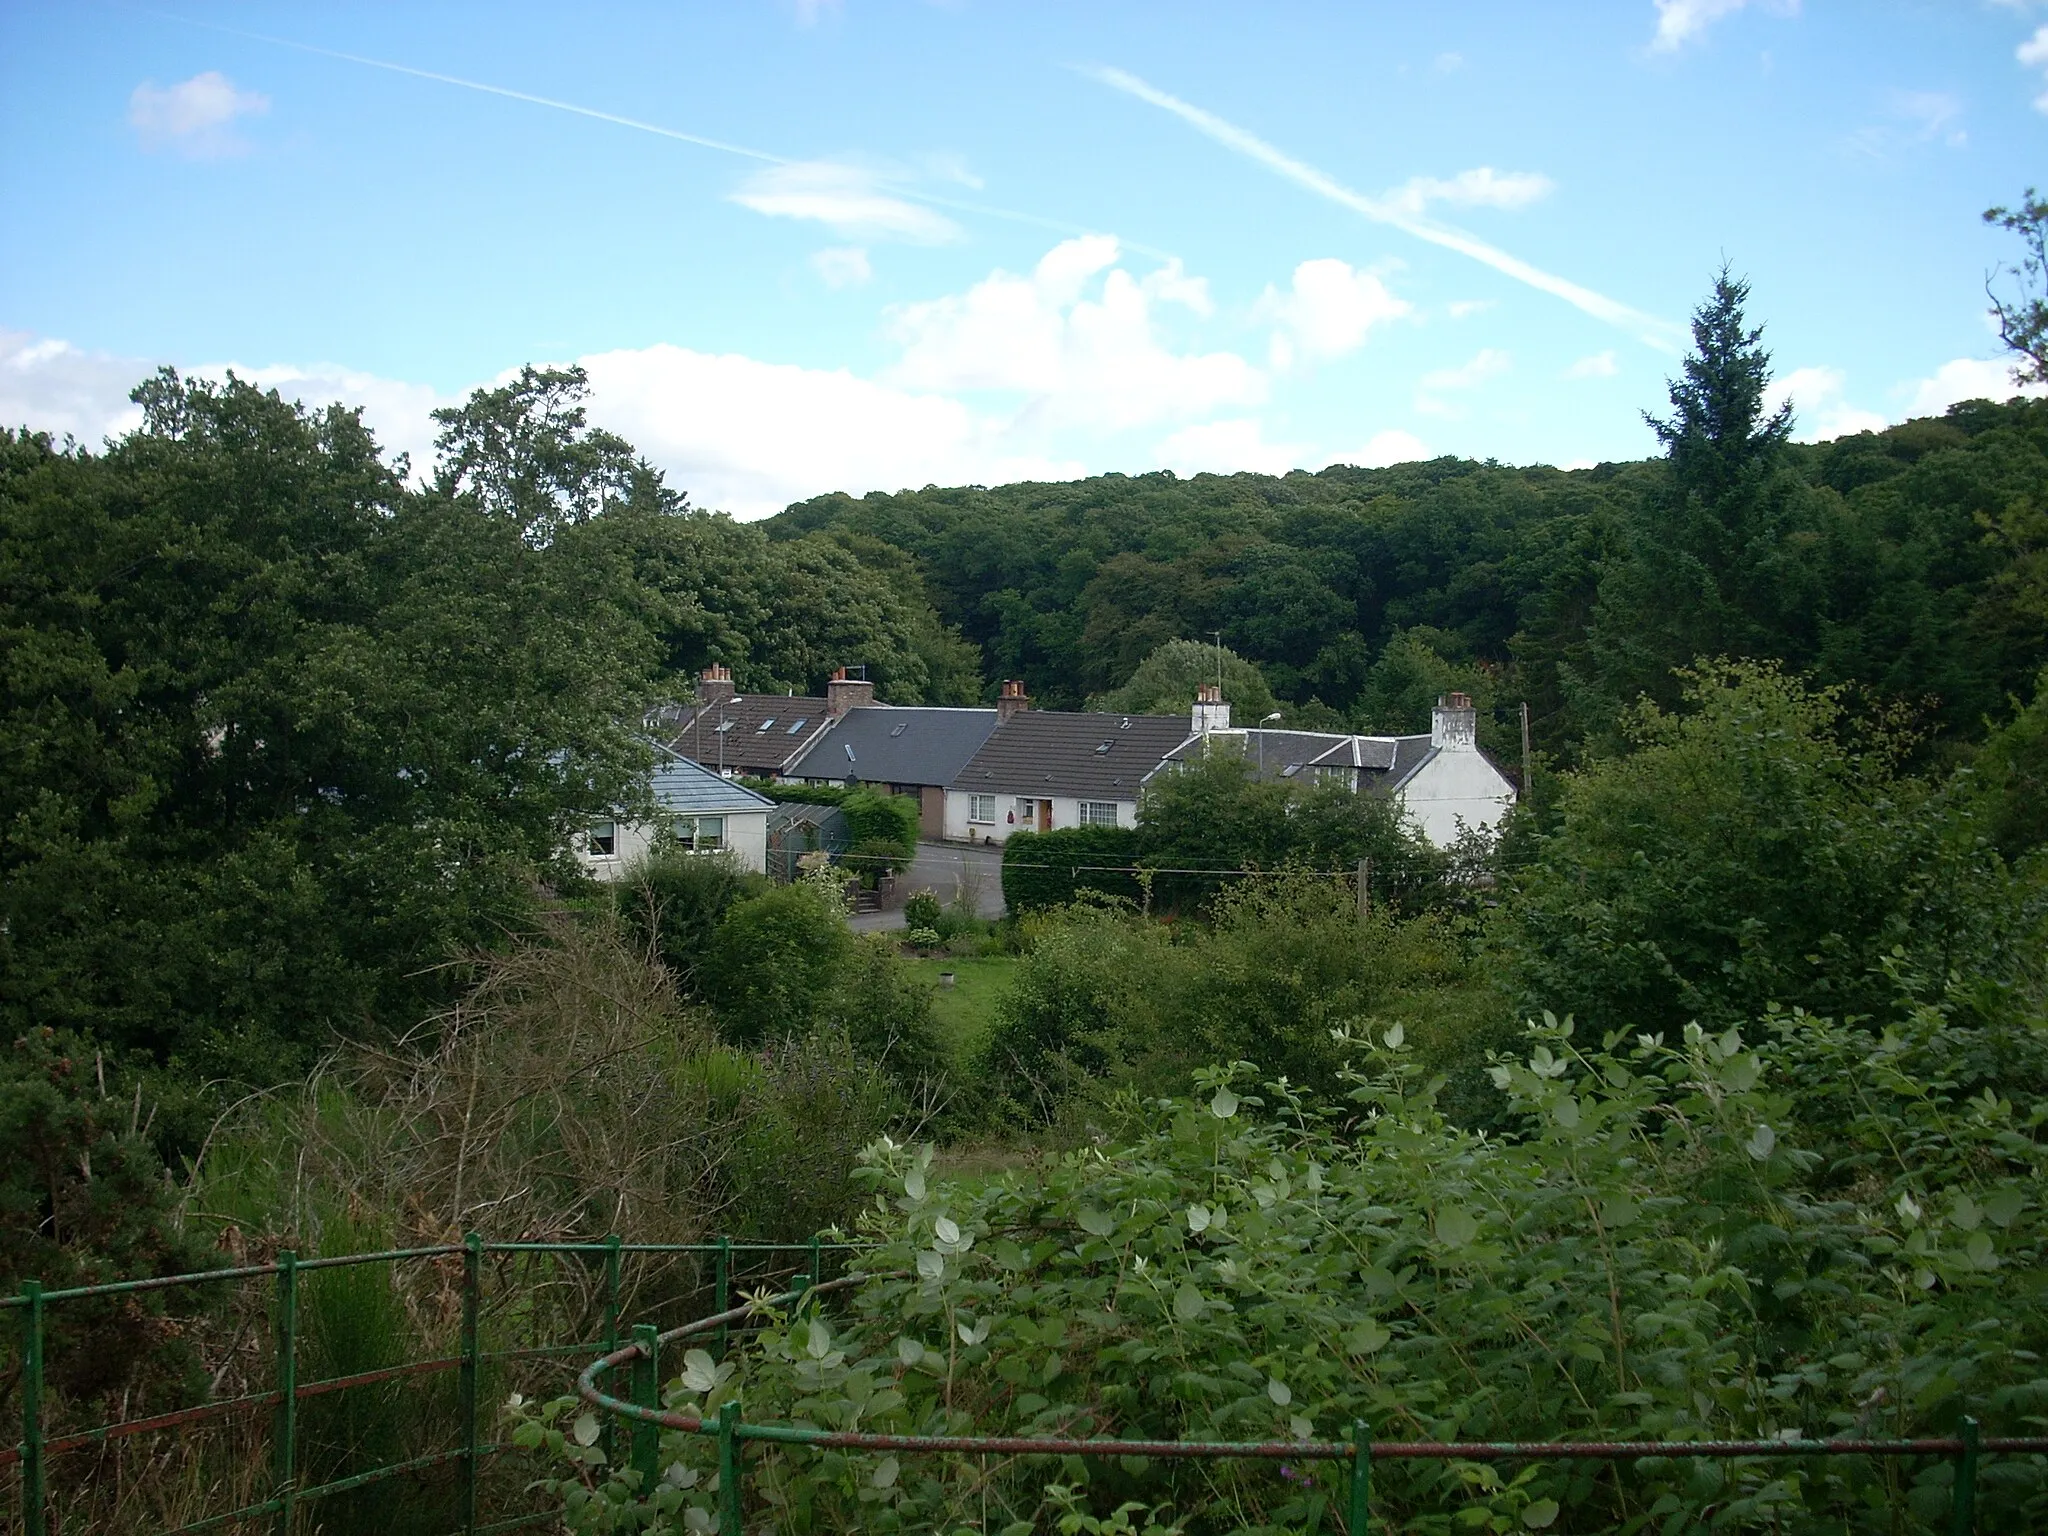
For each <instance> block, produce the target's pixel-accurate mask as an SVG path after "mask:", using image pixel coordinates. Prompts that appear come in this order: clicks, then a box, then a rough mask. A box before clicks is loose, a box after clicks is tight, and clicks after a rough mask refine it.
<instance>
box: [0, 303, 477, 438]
mask: <svg viewBox="0 0 2048 1536" xmlns="http://www.w3.org/2000/svg"><path fill="white" fill-rule="evenodd" d="M156 369H157V363H156V362H153V361H151V360H149V359H147V358H139V357H116V356H111V355H109V354H107V353H103V352H85V351H82V350H80V349H79V348H77V347H74V346H72V345H71V344H70V343H69V342H66V341H59V340H55V339H50V338H45V339H42V340H37V339H36V338H35V337H32V336H30V335H28V334H27V333H25V332H21V331H0V423H4V424H6V425H8V426H22V425H26V426H29V427H32V428H34V429H36V430H38V431H44V432H48V433H50V434H51V435H52V436H55V437H58V438H62V437H63V436H65V435H66V434H69V435H71V436H73V437H76V438H77V439H78V440H79V441H80V442H81V443H84V444H86V445H87V446H88V447H94V448H96V447H98V446H99V444H100V443H101V442H102V441H103V440H104V439H106V438H109V437H119V436H121V435H122V434H123V433H126V432H130V431H133V430H134V429H135V428H136V427H139V426H140V425H142V408H141V407H140V406H137V405H134V404H132V403H131V402H130V401H129V399H128V392H129V391H130V390H131V389H133V388H134V387H135V386H136V385H137V384H139V383H141V382H142V381H143V380H144V379H146V378H148V377H149V376H150V375H151V374H152V373H154V372H155V371H156ZM182 371H183V372H185V373H186V374H187V375H188V376H190V377H194V378H203V379H212V380H214V381H215V382H219V381H221V380H224V379H225V378H226V377H227V376H228V374H229V372H230V371H232V372H233V373H234V374H235V375H236V376H237V377H239V378H242V379H245V380H247V381H248V382H249V383H251V384H255V385H258V386H260V387H261V388H264V389H275V390H276V391H277V392H278V393H279V394H281V395H283V396H284V397H285V398H286V399H288V400H299V401H302V402H304V403H305V404H306V405H307V406H309V407H318V406H323V405H327V404H330V403H332V402H334V401H337V400H338V401H340V402H341V403H342V404H344V405H353V406H360V407H362V411H363V420H364V422H365V423H367V424H368V426H369V428H370V430H371V431H373V432H374V433H376V435H377V441H378V443H379V444H380V445H381V446H382V447H383V448H384V449H385V450H386V452H387V453H407V454H410V455H411V456H412V462H413V467H414V468H415V469H421V468H424V467H425V466H426V465H428V464H429V463H430V462H431V461H432V458H433V449H434V424H433V421H432V420H431V419H430V417H429V414H428V413H429V412H431V411H433V410H435V409H436V408H438V407H440V406H444V405H451V404H454V403H455V401H454V399H453V397H450V396H445V395H440V394H437V393H435V391H434V390H433V389H431V388H429V387H428V386H427V385H424V384H407V383H403V382H401V381H398V380H393V379H384V378H379V377H378V376H376V375H375V374H369V373H364V372H362V371H361V370H360V369H353V368H343V367H339V366H336V365H334V364H324V363H316V364H313V365H311V366H309V367H298V366H293V365H272V366H269V367H261V368H251V367H248V366H246V365H244V364H241V363H201V364H199V365H197V366H195V367H191V368H186V369H184V370H182Z"/></svg>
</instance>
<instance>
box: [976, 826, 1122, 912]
mask: <svg viewBox="0 0 2048 1536" xmlns="http://www.w3.org/2000/svg"><path fill="white" fill-rule="evenodd" d="M1143 846H1144V844H1143V836H1142V834H1141V833H1140V832H1139V830H1138V829H1137V828H1135V827H1063V828H1061V829H1060V830H1059V831H1057V832H1013V833H1011V834H1010V839H1009V841H1008V842H1006V843H1004V844H1003V901H1004V903H1005V904H1006V905H1007V906H1008V907H1009V909H1010V911H1011V912H1013V913H1024V912H1041V911H1044V910H1046V909H1047V908H1050V907H1063V906H1066V905H1068V904H1069V903H1070V902H1073V901H1074V900H1076V899H1077V898H1079V897H1080V896H1081V895H1083V894H1084V893H1094V894H1098V895H1103V896H1114V897H1118V898H1120V899H1122V900H1124V901H1128V902H1130V903H1132V904H1133V905H1142V904H1143V903H1144V899H1145V890H1144V887H1143V886H1142V885H1141V884H1140V883H1139V881H1138V879H1137V877H1136V876H1135V875H1128V874H1123V873H1118V872H1117V871H1118V870H1120V869H1122V868H1125V867H1128V866H1130V865H1134V864H1136V863H1137V862H1138V856H1139V853H1140V851H1141V849H1142V848H1143ZM1104 865H1106V866H1109V868H1107V869H1104V868H1099V867H1098V868H1090V867H1089V866H1104Z"/></svg>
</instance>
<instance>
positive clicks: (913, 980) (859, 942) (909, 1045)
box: [819, 934, 946, 1096]
mask: <svg viewBox="0 0 2048 1536" xmlns="http://www.w3.org/2000/svg"><path fill="white" fill-rule="evenodd" d="M912 937H913V940H914V938H915V935H913V936H912ZM819 1022H820V1025H821V1027H824V1028H827V1029H832V1030H836V1031H837V1032H838V1033H840V1034H842V1035H844V1036H845V1037H846V1038H847V1039H848V1040H849V1041H851V1042H852V1043H853V1047H854V1049H855V1050H856V1051H858V1052H859V1053H860V1057H861V1059H862V1060H863V1061H866V1062H869V1063H871V1064H872V1065H874V1066H877V1067H879V1068H881V1070H882V1071H883V1072H885V1073H887V1074H888V1075H889V1077H890V1078H892V1079H893V1080H894V1081H895V1082H896V1083H897V1084H898V1085H899V1086H901V1087H902V1088H904V1089H905V1090H906V1091H907V1092H914V1093H916V1094H918V1095H920V1096H922V1095H923V1094H924V1093H925V1092H926V1091H927V1087H928V1085H935V1084H936V1083H937V1082H938V1081H939V1080H940V1079H942V1078H943V1077H944V1076H945V1073H946V1051H945V1046H944V1045H943V1043H942V1042H941V1041H940V1038H939V1030H938V1025H937V1024H936V1023H935V1022H934V1021H933V1019H932V994H931V986H930V983H928V982H927V981H925V979H924V978H923V977H922V976H920V975H918V973H917V972H916V971H915V970H914V969H912V968H911V966H910V965H909V964H908V963H907V962H906V961H905V960H904V959H903V957H902V956H901V955H899V954H897V953H896V946H895V945H894V944H892V943H890V942H889V940H888V939H887V938H885V937H884V936H883V935H881V934H864V935H861V936H859V937H857V938H855V939H854V941H853V942H852V943H851V944H850V945H849V946H848V947H847V949H846V951H845V954H844V958H843V959H842V961H841V963H840V967H839V975H838V978H837V980H836V981H835V983H834V985H833V987H832V990H831V992H830V993H829V994H828V995H827V997H826V998H825V1000H824V1005H823V1007H822V1009H821V1010H820V1015H819Z"/></svg>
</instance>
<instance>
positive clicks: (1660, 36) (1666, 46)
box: [1650, 0, 1799, 53]
mask: <svg viewBox="0 0 2048 1536" xmlns="http://www.w3.org/2000/svg"><path fill="white" fill-rule="evenodd" d="M1654 3H1655V4H1656V7H1657V35H1656V36H1655V37H1654V38H1652V39H1651V40H1650V47H1651V48H1652V49H1653V50H1654V51H1656V52H1658V53H1670V52H1672V51H1673V50H1674V49H1677V48H1681V47H1683V46H1684V45H1685V44H1687V43H1689V42H1691V41H1692V40H1693V39H1694V38H1697V37H1701V36H1703V35H1705V33H1706V30H1707V28H1708V27H1711V26H1712V25H1713V24H1714V23H1715V22H1717V21H1719V20H1721V19H1722V18H1723V17H1724V16H1733V15H1734V14H1735V13H1736V12H1737V11H1740V10H1743V9H1746V8H1747V7H1748V6H1749V4H1750V0H1654ZM1764 9H1766V10H1771V11H1775V12H1777V13H1778V14H1779V15H1783V16H1793V15H1797V14H1798V12H1799V0H1765V3H1764Z"/></svg>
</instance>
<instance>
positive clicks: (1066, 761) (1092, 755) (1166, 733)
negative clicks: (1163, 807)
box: [946, 709, 1189, 800]
mask: <svg viewBox="0 0 2048 1536" xmlns="http://www.w3.org/2000/svg"><path fill="white" fill-rule="evenodd" d="M1188 734H1189V732H1188V717H1187V716H1186V715H1112V714H1093V713H1087V714H1067V713H1062V712H1059V711H1054V710H1037V709H1028V710H1025V711H1023V712H1022V713H1020V714H1016V715H1012V716H1011V717H1010V718H1009V719H1008V720H1005V721H1004V722H1003V723H1002V724H1001V725H999V726H997V727H996V729H995V733H994V734H993V735H991V736H990V737H989V738H988V740H987V741H985V742H983V743H982V744H981V750H980V751H979V752H977V753H975V754H974V757H973V758H972V759H971V760H970V761H969V762H968V764H967V766H966V767H965V768H963V769H962V770H961V771H960V775H959V777H958V778H956V779H954V780H953V781H952V783H950V784H949V785H947V786H946V787H947V788H948V789H957V790H961V791H965V792H968V793H973V794H998V795H1033V796H1043V797H1051V796H1060V797H1062V798H1065V797H1069V796H1071V797H1073V798H1075V799H1080V800H1136V799H1137V798H1138V788H1139V786H1140V785H1141V784H1142V783H1143V782H1144V779H1145V776H1146V775H1147V774H1149V773H1150V772H1152V770H1153V769H1155V768H1157V767H1158V766H1159V765H1160V763H1161V762H1163V761H1164V760H1165V759H1166V758H1167V757H1168V756H1170V755H1171V754H1172V752H1173V750H1174V749H1175V748H1176V747H1178V746H1179V745H1180V744H1181V743H1182V742H1184V741H1186V740H1187V739H1188Z"/></svg>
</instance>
